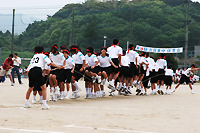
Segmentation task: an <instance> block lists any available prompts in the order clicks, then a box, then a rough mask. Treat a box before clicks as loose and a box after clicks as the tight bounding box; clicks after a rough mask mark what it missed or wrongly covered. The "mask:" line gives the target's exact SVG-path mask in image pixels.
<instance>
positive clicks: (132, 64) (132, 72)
mask: <svg viewBox="0 0 200 133" xmlns="http://www.w3.org/2000/svg"><path fill="white" fill-rule="evenodd" d="M135 68H136V66H135V64H134V62H131V64H130V69H129V74H128V77H130V78H133V76H134V71H135Z"/></svg>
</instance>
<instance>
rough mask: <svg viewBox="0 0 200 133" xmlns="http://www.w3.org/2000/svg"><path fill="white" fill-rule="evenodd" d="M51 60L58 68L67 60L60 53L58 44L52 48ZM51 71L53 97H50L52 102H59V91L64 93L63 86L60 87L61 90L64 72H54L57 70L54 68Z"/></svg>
mask: <svg viewBox="0 0 200 133" xmlns="http://www.w3.org/2000/svg"><path fill="white" fill-rule="evenodd" d="M49 59H50V60H51V61H52V62H53V63H54V64H56V65H58V66H60V67H61V66H63V62H64V60H65V57H64V55H63V53H61V52H58V46H57V44H54V45H53V46H52V47H51V52H50V54H49ZM51 69H52V71H51V72H50V75H49V83H50V88H51V93H50V95H51V97H50V99H49V100H50V101H52V100H53V101H55V102H56V101H57V97H58V91H59V90H60V91H61V92H62V91H63V89H64V88H63V86H60V87H61V88H59V86H58V85H59V84H61V82H60V77H61V75H62V74H63V73H62V70H60V69H56V70H53V69H55V67H54V66H51ZM53 94H54V95H55V97H54V99H53Z"/></svg>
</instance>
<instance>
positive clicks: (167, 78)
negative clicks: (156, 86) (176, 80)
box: [165, 76, 172, 86]
mask: <svg viewBox="0 0 200 133" xmlns="http://www.w3.org/2000/svg"><path fill="white" fill-rule="evenodd" d="M165 85H168V86H171V85H172V77H171V76H165Z"/></svg>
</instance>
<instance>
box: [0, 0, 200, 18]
mask: <svg viewBox="0 0 200 133" xmlns="http://www.w3.org/2000/svg"><path fill="white" fill-rule="evenodd" d="M85 1H86V0H0V14H12V9H13V8H15V9H16V14H26V15H28V16H30V17H37V18H41V19H43V20H45V19H46V16H47V15H53V14H54V13H56V12H57V11H58V10H59V9H61V8H62V7H63V6H65V5H66V4H69V3H82V2H85ZM192 1H198V2H200V0H192Z"/></svg>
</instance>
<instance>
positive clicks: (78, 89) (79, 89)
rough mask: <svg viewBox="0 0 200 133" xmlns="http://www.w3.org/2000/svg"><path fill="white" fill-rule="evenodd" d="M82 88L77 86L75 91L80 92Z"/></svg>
mask: <svg viewBox="0 0 200 133" xmlns="http://www.w3.org/2000/svg"><path fill="white" fill-rule="evenodd" d="M81 90H82V89H81V88H76V90H75V91H74V92H75V93H78V92H79V91H81Z"/></svg>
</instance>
